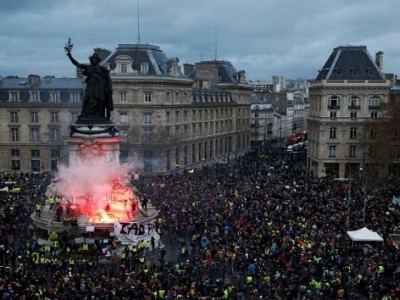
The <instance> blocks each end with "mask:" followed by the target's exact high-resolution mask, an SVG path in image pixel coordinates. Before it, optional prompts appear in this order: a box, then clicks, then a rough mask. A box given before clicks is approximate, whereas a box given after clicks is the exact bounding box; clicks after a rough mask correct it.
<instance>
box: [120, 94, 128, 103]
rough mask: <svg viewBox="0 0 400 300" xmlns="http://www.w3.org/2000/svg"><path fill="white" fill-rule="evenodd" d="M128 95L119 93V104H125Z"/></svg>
mask: <svg viewBox="0 0 400 300" xmlns="http://www.w3.org/2000/svg"><path fill="white" fill-rule="evenodd" d="M127 95H128V93H127V92H125V91H122V92H119V101H120V102H121V103H126V102H128V98H127Z"/></svg>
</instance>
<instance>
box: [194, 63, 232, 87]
mask: <svg viewBox="0 0 400 300" xmlns="http://www.w3.org/2000/svg"><path fill="white" fill-rule="evenodd" d="M205 63H208V62H207V61H205ZM213 63H215V64H218V79H219V82H218V83H239V81H238V80H237V78H238V73H239V72H238V71H237V70H236V69H235V68H234V67H233V65H232V64H231V63H230V62H229V61H225V60H219V61H213ZM200 64H201V62H200ZM189 77H190V78H192V79H195V78H196V68H194V69H193V71H192V72H191V73H190V74H189Z"/></svg>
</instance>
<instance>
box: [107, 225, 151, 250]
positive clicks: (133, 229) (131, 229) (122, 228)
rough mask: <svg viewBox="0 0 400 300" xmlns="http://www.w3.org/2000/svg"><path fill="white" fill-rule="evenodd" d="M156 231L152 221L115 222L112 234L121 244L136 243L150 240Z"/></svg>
mask: <svg viewBox="0 0 400 300" xmlns="http://www.w3.org/2000/svg"><path fill="white" fill-rule="evenodd" d="M155 233H156V224H155V222H154V221H152V222H150V223H147V224H143V223H139V222H116V223H114V234H115V236H116V237H117V238H118V240H119V241H120V242H121V243H122V244H137V243H138V242H139V241H142V240H150V238H151V236H153V234H155Z"/></svg>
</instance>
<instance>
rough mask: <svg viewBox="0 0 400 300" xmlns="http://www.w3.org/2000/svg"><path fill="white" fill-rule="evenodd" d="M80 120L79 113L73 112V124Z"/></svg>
mask: <svg viewBox="0 0 400 300" xmlns="http://www.w3.org/2000/svg"><path fill="white" fill-rule="evenodd" d="M77 120H78V112H75V111H71V122H72V123H74V122H76V121H77Z"/></svg>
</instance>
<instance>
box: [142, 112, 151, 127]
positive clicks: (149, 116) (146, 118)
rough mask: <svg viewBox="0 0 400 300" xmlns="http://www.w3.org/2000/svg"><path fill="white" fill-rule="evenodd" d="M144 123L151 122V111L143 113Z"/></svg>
mask: <svg viewBox="0 0 400 300" xmlns="http://www.w3.org/2000/svg"><path fill="white" fill-rule="evenodd" d="M144 123H145V124H151V113H148V112H147V113H144Z"/></svg>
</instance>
